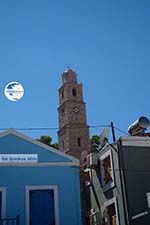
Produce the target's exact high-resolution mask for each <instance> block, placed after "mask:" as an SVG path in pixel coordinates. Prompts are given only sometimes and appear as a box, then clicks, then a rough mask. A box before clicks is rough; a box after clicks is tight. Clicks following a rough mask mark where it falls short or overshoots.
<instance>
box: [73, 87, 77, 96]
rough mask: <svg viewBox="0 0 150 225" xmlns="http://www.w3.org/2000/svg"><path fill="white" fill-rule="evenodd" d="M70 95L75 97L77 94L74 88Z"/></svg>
mask: <svg viewBox="0 0 150 225" xmlns="http://www.w3.org/2000/svg"><path fill="white" fill-rule="evenodd" d="M72 95H73V96H76V95H77V92H76V89H75V88H73V89H72Z"/></svg>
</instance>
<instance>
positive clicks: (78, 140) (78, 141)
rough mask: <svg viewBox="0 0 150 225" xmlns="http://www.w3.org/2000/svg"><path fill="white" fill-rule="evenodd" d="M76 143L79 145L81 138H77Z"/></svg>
mask: <svg viewBox="0 0 150 225" xmlns="http://www.w3.org/2000/svg"><path fill="white" fill-rule="evenodd" d="M77 143H78V146H79V147H81V139H80V138H77Z"/></svg>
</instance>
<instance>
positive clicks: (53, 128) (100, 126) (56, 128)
mask: <svg viewBox="0 0 150 225" xmlns="http://www.w3.org/2000/svg"><path fill="white" fill-rule="evenodd" d="M88 127H89V128H102V127H110V125H93V126H88ZM67 128H68V129H76V128H83V127H80V126H77V127H67ZM8 129H11V128H8V127H3V128H0V130H8ZM12 129H14V130H59V128H58V127H27V128H23V127H21V128H17V127H16V128H15V127H14V128H12Z"/></svg>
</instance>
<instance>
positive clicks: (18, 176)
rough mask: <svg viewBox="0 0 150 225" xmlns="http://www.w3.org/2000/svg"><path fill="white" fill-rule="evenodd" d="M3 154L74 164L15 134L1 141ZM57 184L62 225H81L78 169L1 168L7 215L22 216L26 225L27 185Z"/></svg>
mask: <svg viewBox="0 0 150 225" xmlns="http://www.w3.org/2000/svg"><path fill="white" fill-rule="evenodd" d="M0 153H3V154H6V153H11V154H13V153H14V154H19V153H20V154H21V153H31V154H33V153H38V154H39V159H40V161H44V162H52V161H53V162H54V161H60V162H64V161H71V160H68V159H66V158H65V157H62V156H60V155H57V154H55V153H51V152H48V151H47V150H45V149H42V148H40V147H39V146H36V145H34V144H32V143H29V142H27V141H25V140H22V139H20V138H18V137H15V136H13V135H8V136H6V137H1V138H0ZM36 185H37V186H40V185H57V186H58V205H59V220H60V223H59V224H60V225H81V224H82V221H81V204H80V183H79V168H78V167H76V166H72V167H69V166H67V167H65V166H63V167H48V166H46V167H45V166H44V167H16V166H15V167H14V166H7V167H5V166H1V167H0V187H6V216H7V217H15V216H16V215H17V214H20V215H21V225H26V196H25V187H26V186H36Z"/></svg>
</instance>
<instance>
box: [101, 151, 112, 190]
mask: <svg viewBox="0 0 150 225" xmlns="http://www.w3.org/2000/svg"><path fill="white" fill-rule="evenodd" d="M100 164H101V183H102V187H103V191H107V190H108V189H110V188H112V187H114V172H113V161H112V153H111V150H109V151H107V152H105V153H104V154H103V155H102V156H100Z"/></svg>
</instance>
